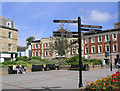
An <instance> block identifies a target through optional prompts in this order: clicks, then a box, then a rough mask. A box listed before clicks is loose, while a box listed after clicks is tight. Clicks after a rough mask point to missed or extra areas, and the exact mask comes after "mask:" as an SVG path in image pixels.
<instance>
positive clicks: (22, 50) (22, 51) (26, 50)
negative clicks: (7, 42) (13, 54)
mask: <svg viewBox="0 0 120 91" xmlns="http://www.w3.org/2000/svg"><path fill="white" fill-rule="evenodd" d="M17 53H18V57H22V56H26V57H28V58H29V57H31V45H28V46H27V47H21V46H17Z"/></svg>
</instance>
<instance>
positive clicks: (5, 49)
mask: <svg viewBox="0 0 120 91" xmlns="http://www.w3.org/2000/svg"><path fill="white" fill-rule="evenodd" d="M17 32H18V30H17V29H15V28H14V23H13V21H12V20H9V19H7V18H6V17H2V16H0V62H4V61H9V60H10V61H12V60H15V58H16V56H17Z"/></svg>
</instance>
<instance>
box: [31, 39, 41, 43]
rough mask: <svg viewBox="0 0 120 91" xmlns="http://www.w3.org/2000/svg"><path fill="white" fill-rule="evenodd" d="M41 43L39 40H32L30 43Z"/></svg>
mask: <svg viewBox="0 0 120 91" xmlns="http://www.w3.org/2000/svg"><path fill="white" fill-rule="evenodd" d="M35 42H41V41H40V40H33V41H32V43H35Z"/></svg>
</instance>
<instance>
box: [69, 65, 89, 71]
mask: <svg viewBox="0 0 120 91" xmlns="http://www.w3.org/2000/svg"><path fill="white" fill-rule="evenodd" d="M68 70H79V65H76V64H71V67H70V68H69V69H68ZM82 70H83V71H87V70H89V65H88V64H84V65H82Z"/></svg>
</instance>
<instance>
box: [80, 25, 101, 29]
mask: <svg viewBox="0 0 120 91" xmlns="http://www.w3.org/2000/svg"><path fill="white" fill-rule="evenodd" d="M81 27H88V28H102V26H93V25H81Z"/></svg>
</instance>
